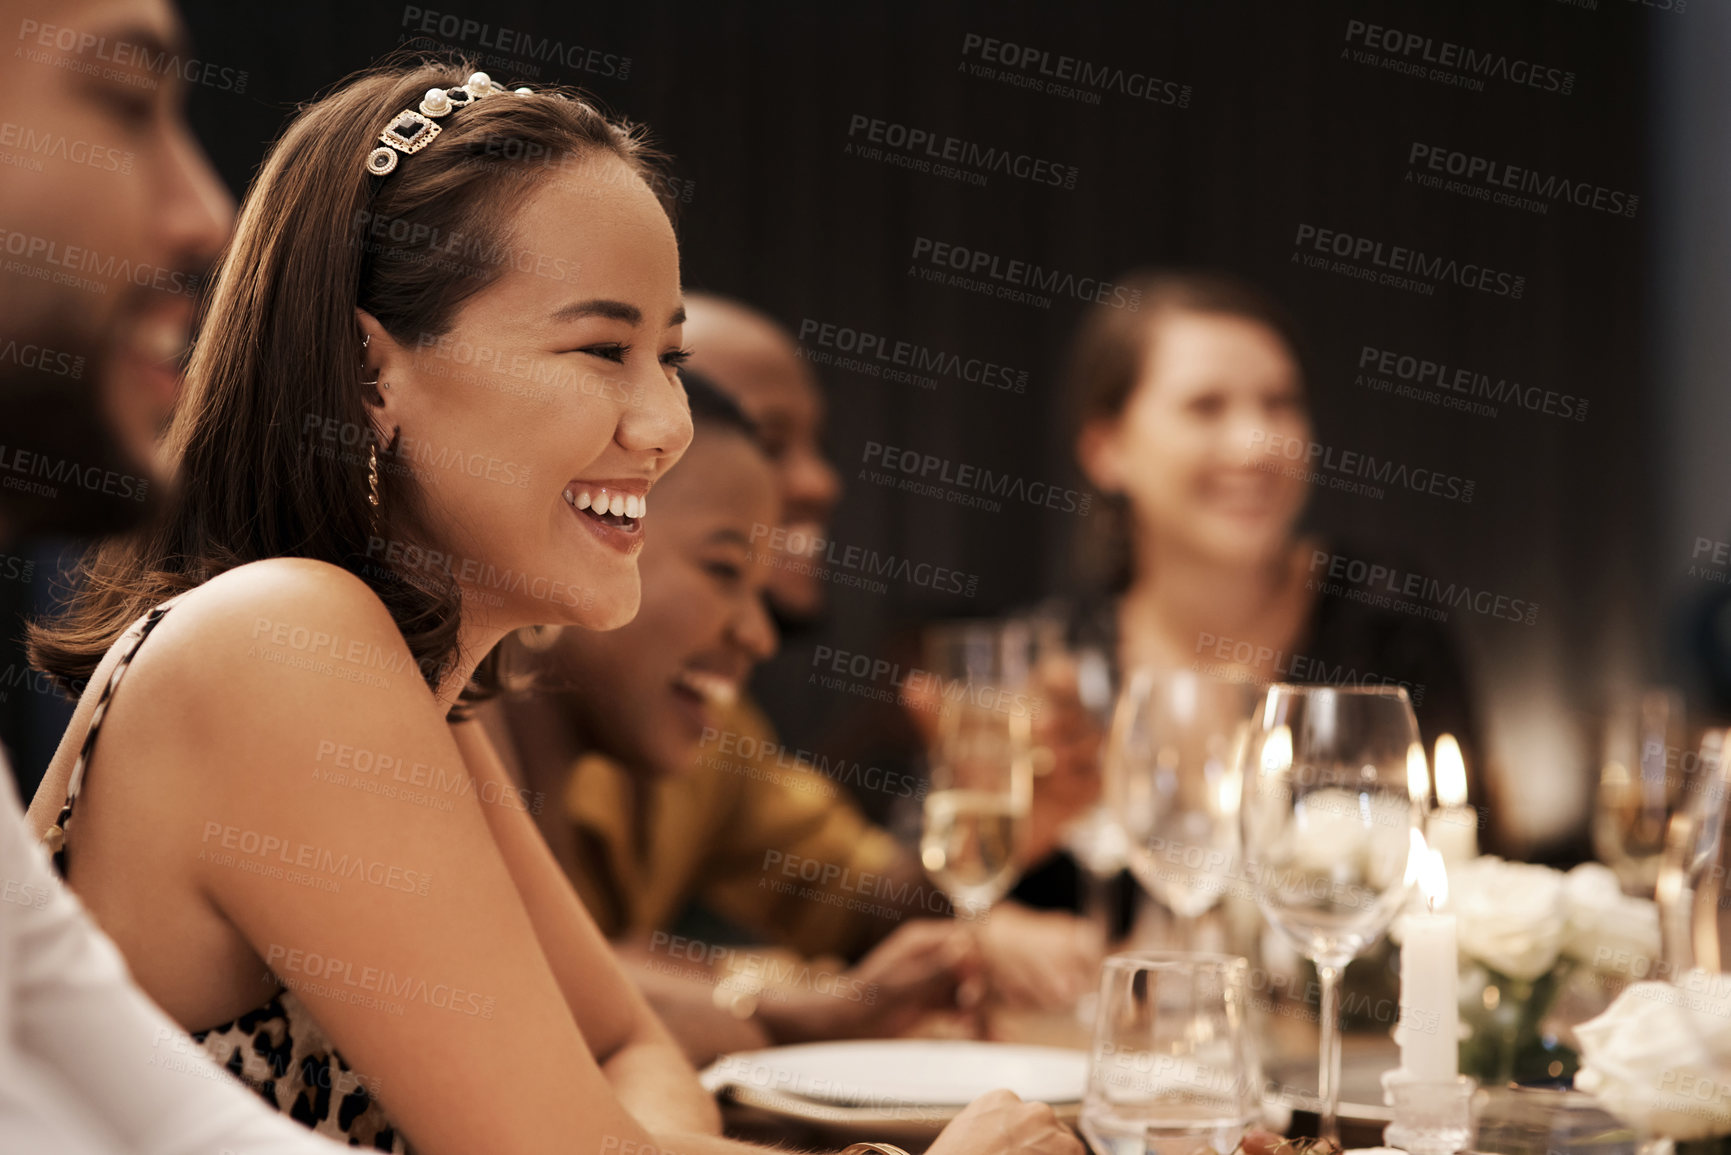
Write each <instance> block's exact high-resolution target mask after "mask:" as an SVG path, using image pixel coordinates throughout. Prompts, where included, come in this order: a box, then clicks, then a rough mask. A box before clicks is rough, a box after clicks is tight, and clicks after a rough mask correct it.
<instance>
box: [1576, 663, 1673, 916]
mask: <svg viewBox="0 0 1731 1155" xmlns="http://www.w3.org/2000/svg"><path fill="white" fill-rule="evenodd" d="M1687 742H1688V732H1687V730H1686V729H1685V727H1684V719H1683V695H1682V693H1681V691H1679V690H1676V689H1672V688H1670V687H1665V686H1657V687H1650V688H1648V689H1645V690H1642V691H1640V692H1639V693H1637V694H1636V695H1635V696H1634V697H1633V698H1632V699H1630V700H1629V701H1627V702H1625V703H1623V704H1621V705H1619V706H1618V707H1617V708H1616V709H1614V710H1613V711H1612V712H1611V715H1610V717H1609V718H1608V719H1607V721H1606V726H1605V744H1604V756H1603V758H1602V760H1601V762H1600V766H1599V794H1598V799H1597V804H1596V805H1595V807H1594V809H1593V851H1594V853H1595V854H1597V855H1598V856H1599V860H1600V861H1601V862H1603V863H1604V864H1605V865H1606V866H1609V867H1610V868H1611V869H1612V870H1614V871H1615V872H1616V874H1617V879H1618V881H1620V882H1621V883H1622V884H1623V889H1624V891H1626V892H1627V893H1629V894H1632V895H1636V896H1639V897H1651V896H1652V895H1653V893H1654V887H1655V886H1656V884H1657V882H1658V878H1659V867H1660V864H1661V862H1662V860H1663V859H1664V854H1665V830H1666V827H1667V826H1668V825H1669V823H1670V820H1671V816H1672V815H1673V814H1674V813H1676V810H1677V806H1678V804H1679V802H1680V801H1681V800H1682V798H1683V796H1684V788H1685V775H1684V773H1683V772H1682V767H1681V766H1680V765H1679V763H1680V761H1681V759H1680V757H1679V754H1678V752H1679V751H1682V750H1684V749H1686V748H1687Z"/></svg>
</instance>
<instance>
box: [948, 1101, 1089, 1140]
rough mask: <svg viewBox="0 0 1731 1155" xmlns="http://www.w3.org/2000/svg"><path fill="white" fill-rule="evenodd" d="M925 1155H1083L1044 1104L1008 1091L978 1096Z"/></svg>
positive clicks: (1050, 1109)
mask: <svg viewBox="0 0 1731 1155" xmlns="http://www.w3.org/2000/svg"><path fill="white" fill-rule="evenodd" d="M926 1150H927V1152H928V1155H1018V1153H1022V1152H1026V1153H1029V1155H1033V1153H1035V1152H1037V1153H1038V1155H1085V1149H1084V1148H1083V1146H1082V1141H1081V1140H1080V1139H1078V1138H1076V1133H1075V1132H1074V1131H1072V1130H1070V1128H1069V1127H1067V1126H1065V1125H1064V1124H1062V1123H1060V1122H1058V1116H1057V1115H1056V1114H1054V1113H1053V1111H1052V1108H1051V1107H1050V1106H1048V1105H1047V1104H1045V1103H1024V1102H1022V1100H1021V1099H1019V1098H1017V1097H1016V1095H1015V1094H1014V1093H1013V1092H1010V1091H992V1092H989V1093H988V1094H985V1095H981V1096H980V1097H979V1098H978V1099H975V1100H974V1101H973V1102H972V1103H969V1104H968V1105H967V1106H966V1107H964V1108H963V1109H962V1113H961V1114H959V1115H957V1116H956V1117H955V1118H954V1119H951V1120H950V1122H949V1125H948V1126H947V1127H945V1128H944V1130H943V1133H942V1134H940V1135H939V1136H938V1137H937V1139H935V1140H934V1141H933V1142H932V1145H931V1146H930V1147H928V1148H927V1149H926Z"/></svg>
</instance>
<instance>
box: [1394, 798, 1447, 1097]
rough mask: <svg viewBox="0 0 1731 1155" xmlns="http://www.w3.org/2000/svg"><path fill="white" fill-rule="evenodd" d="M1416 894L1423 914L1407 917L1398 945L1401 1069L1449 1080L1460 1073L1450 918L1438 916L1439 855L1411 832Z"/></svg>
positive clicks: (1443, 880) (1443, 896) (1442, 877)
mask: <svg viewBox="0 0 1731 1155" xmlns="http://www.w3.org/2000/svg"><path fill="white" fill-rule="evenodd" d="M1412 853H1413V858H1414V860H1416V862H1417V864H1418V865H1417V873H1418V885H1419V893H1420V894H1422V895H1423V896H1424V899H1425V910H1424V911H1423V912H1422V913H1419V914H1413V915H1409V916H1407V920H1406V926H1405V931H1404V934H1403V937H1402V938H1401V944H1400V1026H1399V1027H1398V1028H1397V1029H1396V1031H1395V1040H1396V1041H1397V1042H1398V1043H1399V1044H1400V1066H1401V1069H1402V1070H1403V1071H1405V1072H1406V1073H1407V1074H1408V1075H1409V1076H1410V1077H1412V1078H1414V1079H1426V1080H1440V1079H1452V1078H1454V1077H1455V1076H1456V1075H1457V1074H1459V1073H1460V1067H1459V1062H1458V1047H1459V1045H1460V1006H1459V999H1460V993H1459V989H1458V988H1459V975H1460V971H1459V965H1458V964H1457V962H1456V961H1455V916H1454V915H1452V914H1438V913H1437V911H1438V909H1439V908H1441V907H1442V906H1443V905H1444V904H1445V903H1447V901H1448V870H1447V869H1446V868H1445V867H1444V866H1443V860H1442V855H1440V854H1438V853H1437V852H1436V851H1434V850H1430V849H1428V848H1427V847H1425V845H1424V842H1423V840H1422V839H1421V838H1420V837H1419V835H1418V832H1417V831H1414V832H1413V850H1412Z"/></svg>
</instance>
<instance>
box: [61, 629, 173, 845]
mask: <svg viewBox="0 0 1731 1155" xmlns="http://www.w3.org/2000/svg"><path fill="white" fill-rule="evenodd" d="M181 596H183V595H176V596H175V597H172V598H169V599H168V600H167V601H165V602H163V603H162V604H161V605H159V606H157V607H156V608H155V609H153V610H151V611H150V612H149V613H148V614H145V615H144V617H143V618H141V619H140V620H139V621H137V622H135V623H134V624H133V625H132V626H131V627H129V628H128V629H127V631H126V635H127V636H130V637H131V641H129V642H128V643H127V644H126V648H125V649H124V650H122V651H121V654H120V661H118V662H116V663H115V665H114V671H113V672H112V673H111V674H109V675H108V682H107V684H105V685H104V686H103V687H102V694H101V695H100V696H99V697H98V698H97V699H96V709H95V710H93V711H92V712H91V714H90V728H89V729H88V730H86V731H85V732H84V744H83V745H82V746H80V747H79V748H78V761H76V762H74V763H73V764H72V774H71V776H70V777H68V778H67V780H66V803H65V805H63V806H61V807H60V815H59V817H57V818H56V819H55V820H54V825H53V826H50V827H49V828H48V830H47V832H46V833H44V834H43V835H42V845H43V846H45V847H47V849H48V852H49V853H50V854H51V855H53V857H54V869H55V870H56V871H57V872H58V873H59V875H60V877H61V878H65V877H66V832H67V827H68V824H69V823H71V821H72V805H73V803H75V802H77V801H78V791H79V788H80V787H82V786H83V785H84V768H85V767H86V766H88V765H89V764H90V752H91V751H92V750H94V749H96V735H97V734H98V733H99V732H100V731H101V729H102V719H103V717H104V716H105V715H106V714H107V713H108V702H109V700H110V699H111V698H112V697H113V696H114V691H115V688H116V687H118V686H119V685H120V679H121V678H122V677H123V676H125V674H126V670H127V667H129V666H131V665H132V659H133V658H134V657H136V656H137V655H138V647H139V646H142V645H143V644H144V639H145V638H148V637H149V636H150V631H152V630H154V629H155V628H156V625H157V623H158V622H160V621H162V619H163V616H164V615H165V614H167V613H168V611H169V609H170V608H172V607H173V605H174V603H175V602H177V601H179V600H180V598H181Z"/></svg>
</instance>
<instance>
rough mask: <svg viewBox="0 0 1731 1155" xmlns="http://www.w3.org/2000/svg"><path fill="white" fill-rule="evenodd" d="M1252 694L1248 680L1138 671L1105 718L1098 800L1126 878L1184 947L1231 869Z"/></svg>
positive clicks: (1222, 890) (1189, 943) (1187, 672)
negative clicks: (1118, 837)
mask: <svg viewBox="0 0 1731 1155" xmlns="http://www.w3.org/2000/svg"><path fill="white" fill-rule="evenodd" d="M1257 696H1258V695H1257V691H1256V687H1255V686H1253V685H1252V684H1250V683H1248V682H1228V681H1222V680H1220V679H1217V678H1211V677H1208V676H1206V675H1204V674H1200V673H1197V672H1196V671H1194V670H1182V669H1180V670H1159V671H1157V670H1153V669H1143V670H1139V671H1137V672H1136V673H1135V674H1133V675H1132V676H1131V678H1130V679H1129V681H1128V682H1127V683H1126V684H1125V687H1124V692H1123V693H1122V694H1121V695H1120V696H1119V699H1118V706H1117V710H1116V711H1115V715H1114V717H1113V722H1112V735H1111V740H1110V746H1109V752H1108V755H1107V770H1106V792H1107V797H1108V798H1109V799H1110V803H1111V806H1112V809H1113V812H1114V813H1115V814H1116V815H1117V817H1118V821H1119V823H1120V824H1121V825H1122V827H1123V830H1124V833H1125V839H1126V842H1127V844H1128V847H1129V851H1130V861H1129V865H1130V870H1131V873H1133V874H1134V875H1135V876H1136V879H1137V881H1139V882H1140V883H1141V884H1142V885H1143V887H1144V888H1146V889H1147V891H1148V893H1149V894H1151V895H1153V896H1154V898H1155V899H1157V900H1158V901H1159V902H1161V903H1162V904H1164V905H1165V907H1166V908H1167V909H1168V910H1170V911H1171V912H1172V914H1173V916H1174V918H1175V920H1176V922H1177V939H1178V945H1180V946H1182V947H1185V948H1187V949H1194V948H1195V947H1197V946H1198V945H1199V944H1198V943H1197V942H1196V938H1197V933H1198V929H1199V923H1200V921H1201V919H1202V918H1203V916H1204V915H1206V914H1207V913H1208V912H1209V911H1210V910H1212V909H1213V908H1214V906H1215V904H1216V903H1218V902H1219V901H1220V897H1221V895H1223V894H1224V893H1225V892H1226V889H1227V886H1228V885H1229V884H1230V882H1231V880H1232V877H1233V873H1234V871H1235V870H1236V869H1237V865H1238V806H1239V801H1240V798H1241V795H1242V787H1241V785H1240V781H1239V773H1240V767H1239V747H1240V746H1241V745H1242V744H1243V743H1244V742H1245V741H1246V740H1248V738H1249V729H1250V717H1251V714H1252V713H1253V712H1254V710H1255V707H1256V700H1257Z"/></svg>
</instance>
